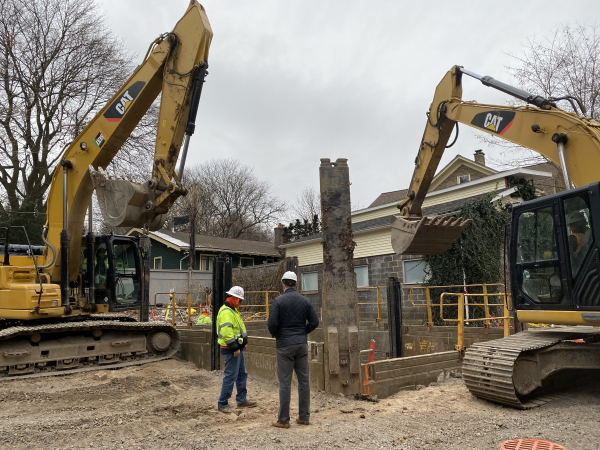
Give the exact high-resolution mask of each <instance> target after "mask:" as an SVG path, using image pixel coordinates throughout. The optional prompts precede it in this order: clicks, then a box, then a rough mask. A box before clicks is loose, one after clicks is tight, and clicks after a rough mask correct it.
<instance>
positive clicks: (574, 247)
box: [563, 192, 594, 278]
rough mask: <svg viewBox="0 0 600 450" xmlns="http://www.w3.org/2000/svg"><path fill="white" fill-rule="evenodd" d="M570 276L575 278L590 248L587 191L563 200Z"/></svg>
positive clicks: (590, 231)
mask: <svg viewBox="0 0 600 450" xmlns="http://www.w3.org/2000/svg"><path fill="white" fill-rule="evenodd" d="M563 209H564V214H565V223H566V224H567V227H566V231H567V248H568V251H569V262H570V264H571V276H572V277H573V278H575V277H576V276H577V274H578V273H579V270H580V268H581V266H582V264H583V261H584V260H585V257H586V256H587V254H588V253H589V251H590V249H591V248H592V244H593V242H594V235H593V232H592V218H591V216H590V200H589V196H588V194H587V192H584V193H581V194H579V195H577V196H575V197H570V198H567V199H565V200H563Z"/></svg>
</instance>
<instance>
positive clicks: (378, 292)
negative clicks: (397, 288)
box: [357, 286, 387, 326]
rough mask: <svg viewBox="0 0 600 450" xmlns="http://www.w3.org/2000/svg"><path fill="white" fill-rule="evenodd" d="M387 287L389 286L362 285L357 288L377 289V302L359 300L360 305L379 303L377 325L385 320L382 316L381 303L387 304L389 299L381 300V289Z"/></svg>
mask: <svg viewBox="0 0 600 450" xmlns="http://www.w3.org/2000/svg"><path fill="white" fill-rule="evenodd" d="M386 288H387V286H373V287H360V288H358V289H357V290H358V292H363V291H372V290H376V292H377V297H376V299H377V300H376V302H358V304H359V306H360V305H377V319H375V323H376V324H377V326H379V322H381V321H382V320H383V319H382V317H381V305H387V301H385V302H383V301H381V290H382V289H386Z"/></svg>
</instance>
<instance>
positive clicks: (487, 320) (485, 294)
mask: <svg viewBox="0 0 600 450" xmlns="http://www.w3.org/2000/svg"><path fill="white" fill-rule="evenodd" d="M482 288H483V308H484V310H485V334H488V333H489V332H490V325H491V322H490V307H489V301H488V291H487V285H486V284H484V285H483V286H482Z"/></svg>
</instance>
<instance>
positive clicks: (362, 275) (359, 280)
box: [354, 266, 369, 288]
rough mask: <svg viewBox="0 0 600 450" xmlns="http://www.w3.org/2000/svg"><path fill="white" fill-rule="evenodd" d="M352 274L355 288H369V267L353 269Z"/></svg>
mask: <svg viewBox="0 0 600 450" xmlns="http://www.w3.org/2000/svg"><path fill="white" fill-rule="evenodd" d="M354 273H355V274H356V287H357V288H362V287H369V266H357V267H354Z"/></svg>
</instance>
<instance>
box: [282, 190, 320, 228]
mask: <svg viewBox="0 0 600 450" xmlns="http://www.w3.org/2000/svg"><path fill="white" fill-rule="evenodd" d="M290 209H291V214H290V217H288V221H295V220H296V219H300V221H301V222H302V221H305V220H306V221H308V222H312V220H313V218H314V217H315V215H316V216H320V215H321V193H320V192H319V190H318V189H316V188H314V187H307V188H304V189H303V190H302V192H300V195H298V197H297V198H296V201H295V202H294V203H293V205H291V208H290Z"/></svg>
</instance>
